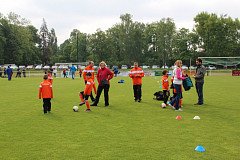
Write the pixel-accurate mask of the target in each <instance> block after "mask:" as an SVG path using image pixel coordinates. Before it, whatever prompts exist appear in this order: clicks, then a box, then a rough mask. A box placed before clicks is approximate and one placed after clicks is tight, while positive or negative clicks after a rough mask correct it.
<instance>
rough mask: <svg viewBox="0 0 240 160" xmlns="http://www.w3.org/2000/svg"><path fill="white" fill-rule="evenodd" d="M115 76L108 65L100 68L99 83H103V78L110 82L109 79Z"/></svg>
mask: <svg viewBox="0 0 240 160" xmlns="http://www.w3.org/2000/svg"><path fill="white" fill-rule="evenodd" d="M112 78H113V72H112V71H111V70H110V69H108V68H107V67H104V68H99V69H98V73H97V80H98V84H99V85H101V82H102V81H103V80H107V81H108V83H109V80H110V79H112Z"/></svg>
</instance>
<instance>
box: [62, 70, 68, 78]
mask: <svg viewBox="0 0 240 160" xmlns="http://www.w3.org/2000/svg"><path fill="white" fill-rule="evenodd" d="M63 78H68V77H67V71H66V69H63Z"/></svg>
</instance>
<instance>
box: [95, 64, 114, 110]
mask: <svg viewBox="0 0 240 160" xmlns="http://www.w3.org/2000/svg"><path fill="white" fill-rule="evenodd" d="M99 66H100V68H99V69H98V73H97V80H98V88H97V96H96V99H95V101H94V103H93V104H92V105H91V106H97V104H98V102H99V98H100V96H101V93H102V90H104V100H105V107H107V106H109V98H108V91H109V88H110V83H109V80H111V79H112V78H113V72H112V71H111V70H110V69H109V68H107V67H106V63H105V62H104V61H102V62H100V64H99Z"/></svg>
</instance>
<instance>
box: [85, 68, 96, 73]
mask: <svg viewBox="0 0 240 160" xmlns="http://www.w3.org/2000/svg"><path fill="white" fill-rule="evenodd" d="M83 72H90V73H91V72H94V70H85V69H84V70H83Z"/></svg>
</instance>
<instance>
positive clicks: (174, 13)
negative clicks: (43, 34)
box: [0, 0, 240, 44]
mask: <svg viewBox="0 0 240 160" xmlns="http://www.w3.org/2000/svg"><path fill="white" fill-rule="evenodd" d="M239 6H240V1H239V0H198V1H197V0H0V13H2V14H4V15H5V16H6V15H7V14H8V13H9V12H14V13H16V14H19V15H20V16H21V17H23V18H26V19H28V20H30V21H31V24H32V25H34V26H35V27H36V28H37V29H39V28H40V27H41V24H42V19H43V18H45V20H46V22H47V26H48V29H49V30H50V29H51V28H54V29H55V31H56V34H57V37H58V43H59V44H60V43H62V42H63V41H64V40H66V39H67V38H69V35H70V32H71V31H72V30H73V29H78V30H80V31H81V32H84V33H94V32H95V31H96V30H97V29H98V28H101V29H102V30H106V29H108V28H110V27H111V26H112V25H114V24H116V23H119V22H120V18H119V17H120V15H121V14H125V13H130V14H131V15H133V20H134V21H139V22H144V23H151V22H153V21H159V20H160V19H162V18H167V17H170V18H173V19H174V22H175V24H176V26H177V28H182V27H185V28H189V29H192V28H193V26H194V21H193V18H194V17H195V16H196V15H197V14H198V13H199V12H202V11H207V12H209V13H216V14H219V15H220V14H222V15H224V14H227V15H228V16H230V17H232V18H239V17H240V12H239Z"/></svg>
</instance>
